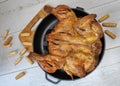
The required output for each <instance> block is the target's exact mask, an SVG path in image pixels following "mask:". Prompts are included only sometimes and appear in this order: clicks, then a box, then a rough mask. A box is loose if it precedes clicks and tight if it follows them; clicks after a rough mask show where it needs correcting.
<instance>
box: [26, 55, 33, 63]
mask: <svg viewBox="0 0 120 86" xmlns="http://www.w3.org/2000/svg"><path fill="white" fill-rule="evenodd" d="M26 60H27V61H28V62H29V63H30V64H33V63H34V61H33V60H32V59H31V58H30V57H27V56H26Z"/></svg>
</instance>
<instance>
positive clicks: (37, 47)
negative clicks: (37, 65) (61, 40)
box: [33, 7, 105, 84]
mask: <svg viewBox="0 0 120 86" xmlns="http://www.w3.org/2000/svg"><path fill="white" fill-rule="evenodd" d="M73 11H74V12H75V14H76V16H77V17H83V16H86V15H88V13H86V12H85V11H84V10H82V9H81V8H79V7H77V8H75V9H73ZM58 22H59V20H58V19H57V18H56V17H55V16H54V15H52V14H49V15H48V16H47V17H46V18H44V19H43V20H42V22H41V23H40V24H39V26H38V28H37V29H36V32H35V35H34V41H33V49H34V52H36V53H38V54H41V55H45V54H48V53H49V52H48V49H47V45H48V44H47V41H46V34H48V33H50V32H51V31H52V29H53V28H54V27H55V25H56V24H57V23H58ZM101 41H102V52H101V54H100V56H99V61H98V64H99V63H100V61H101V59H102V56H103V53H104V47H105V42H104V37H103V38H101ZM45 74H46V79H47V80H48V81H50V82H52V83H54V84H57V83H58V82H59V81H60V80H71V77H70V76H69V75H67V74H66V73H65V72H64V71H63V70H57V71H56V72H55V73H47V72H45ZM47 74H49V75H51V76H53V77H55V78H57V79H58V81H57V82H55V81H52V80H51V79H49V78H48V77H47ZM73 78H74V79H79V78H80V77H77V76H74V77H73Z"/></svg>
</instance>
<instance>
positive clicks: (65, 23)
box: [54, 19, 75, 35]
mask: <svg viewBox="0 0 120 86" xmlns="http://www.w3.org/2000/svg"><path fill="white" fill-rule="evenodd" d="M74 23H75V22H73V21H70V20H68V19H63V20H61V21H60V22H59V23H58V24H57V25H56V26H55V28H54V31H55V32H58V33H68V34H70V35H74V34H75V33H74V29H73V24H74Z"/></svg>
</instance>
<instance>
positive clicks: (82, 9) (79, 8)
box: [76, 7, 84, 11]
mask: <svg viewBox="0 0 120 86" xmlns="http://www.w3.org/2000/svg"><path fill="white" fill-rule="evenodd" d="M76 9H78V10H81V11H84V8H82V7H76Z"/></svg>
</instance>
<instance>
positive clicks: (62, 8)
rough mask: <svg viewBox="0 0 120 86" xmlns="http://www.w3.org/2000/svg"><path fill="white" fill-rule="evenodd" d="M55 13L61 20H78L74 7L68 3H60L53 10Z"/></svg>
mask: <svg viewBox="0 0 120 86" xmlns="http://www.w3.org/2000/svg"><path fill="white" fill-rule="evenodd" d="M52 13H53V15H55V16H56V17H57V18H58V19H59V20H62V19H68V20H72V21H76V20H77V17H76V15H75V13H74V12H73V11H72V9H71V8H70V7H68V6H66V5H58V6H57V7H56V8H54V9H53V10H52Z"/></svg>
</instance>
